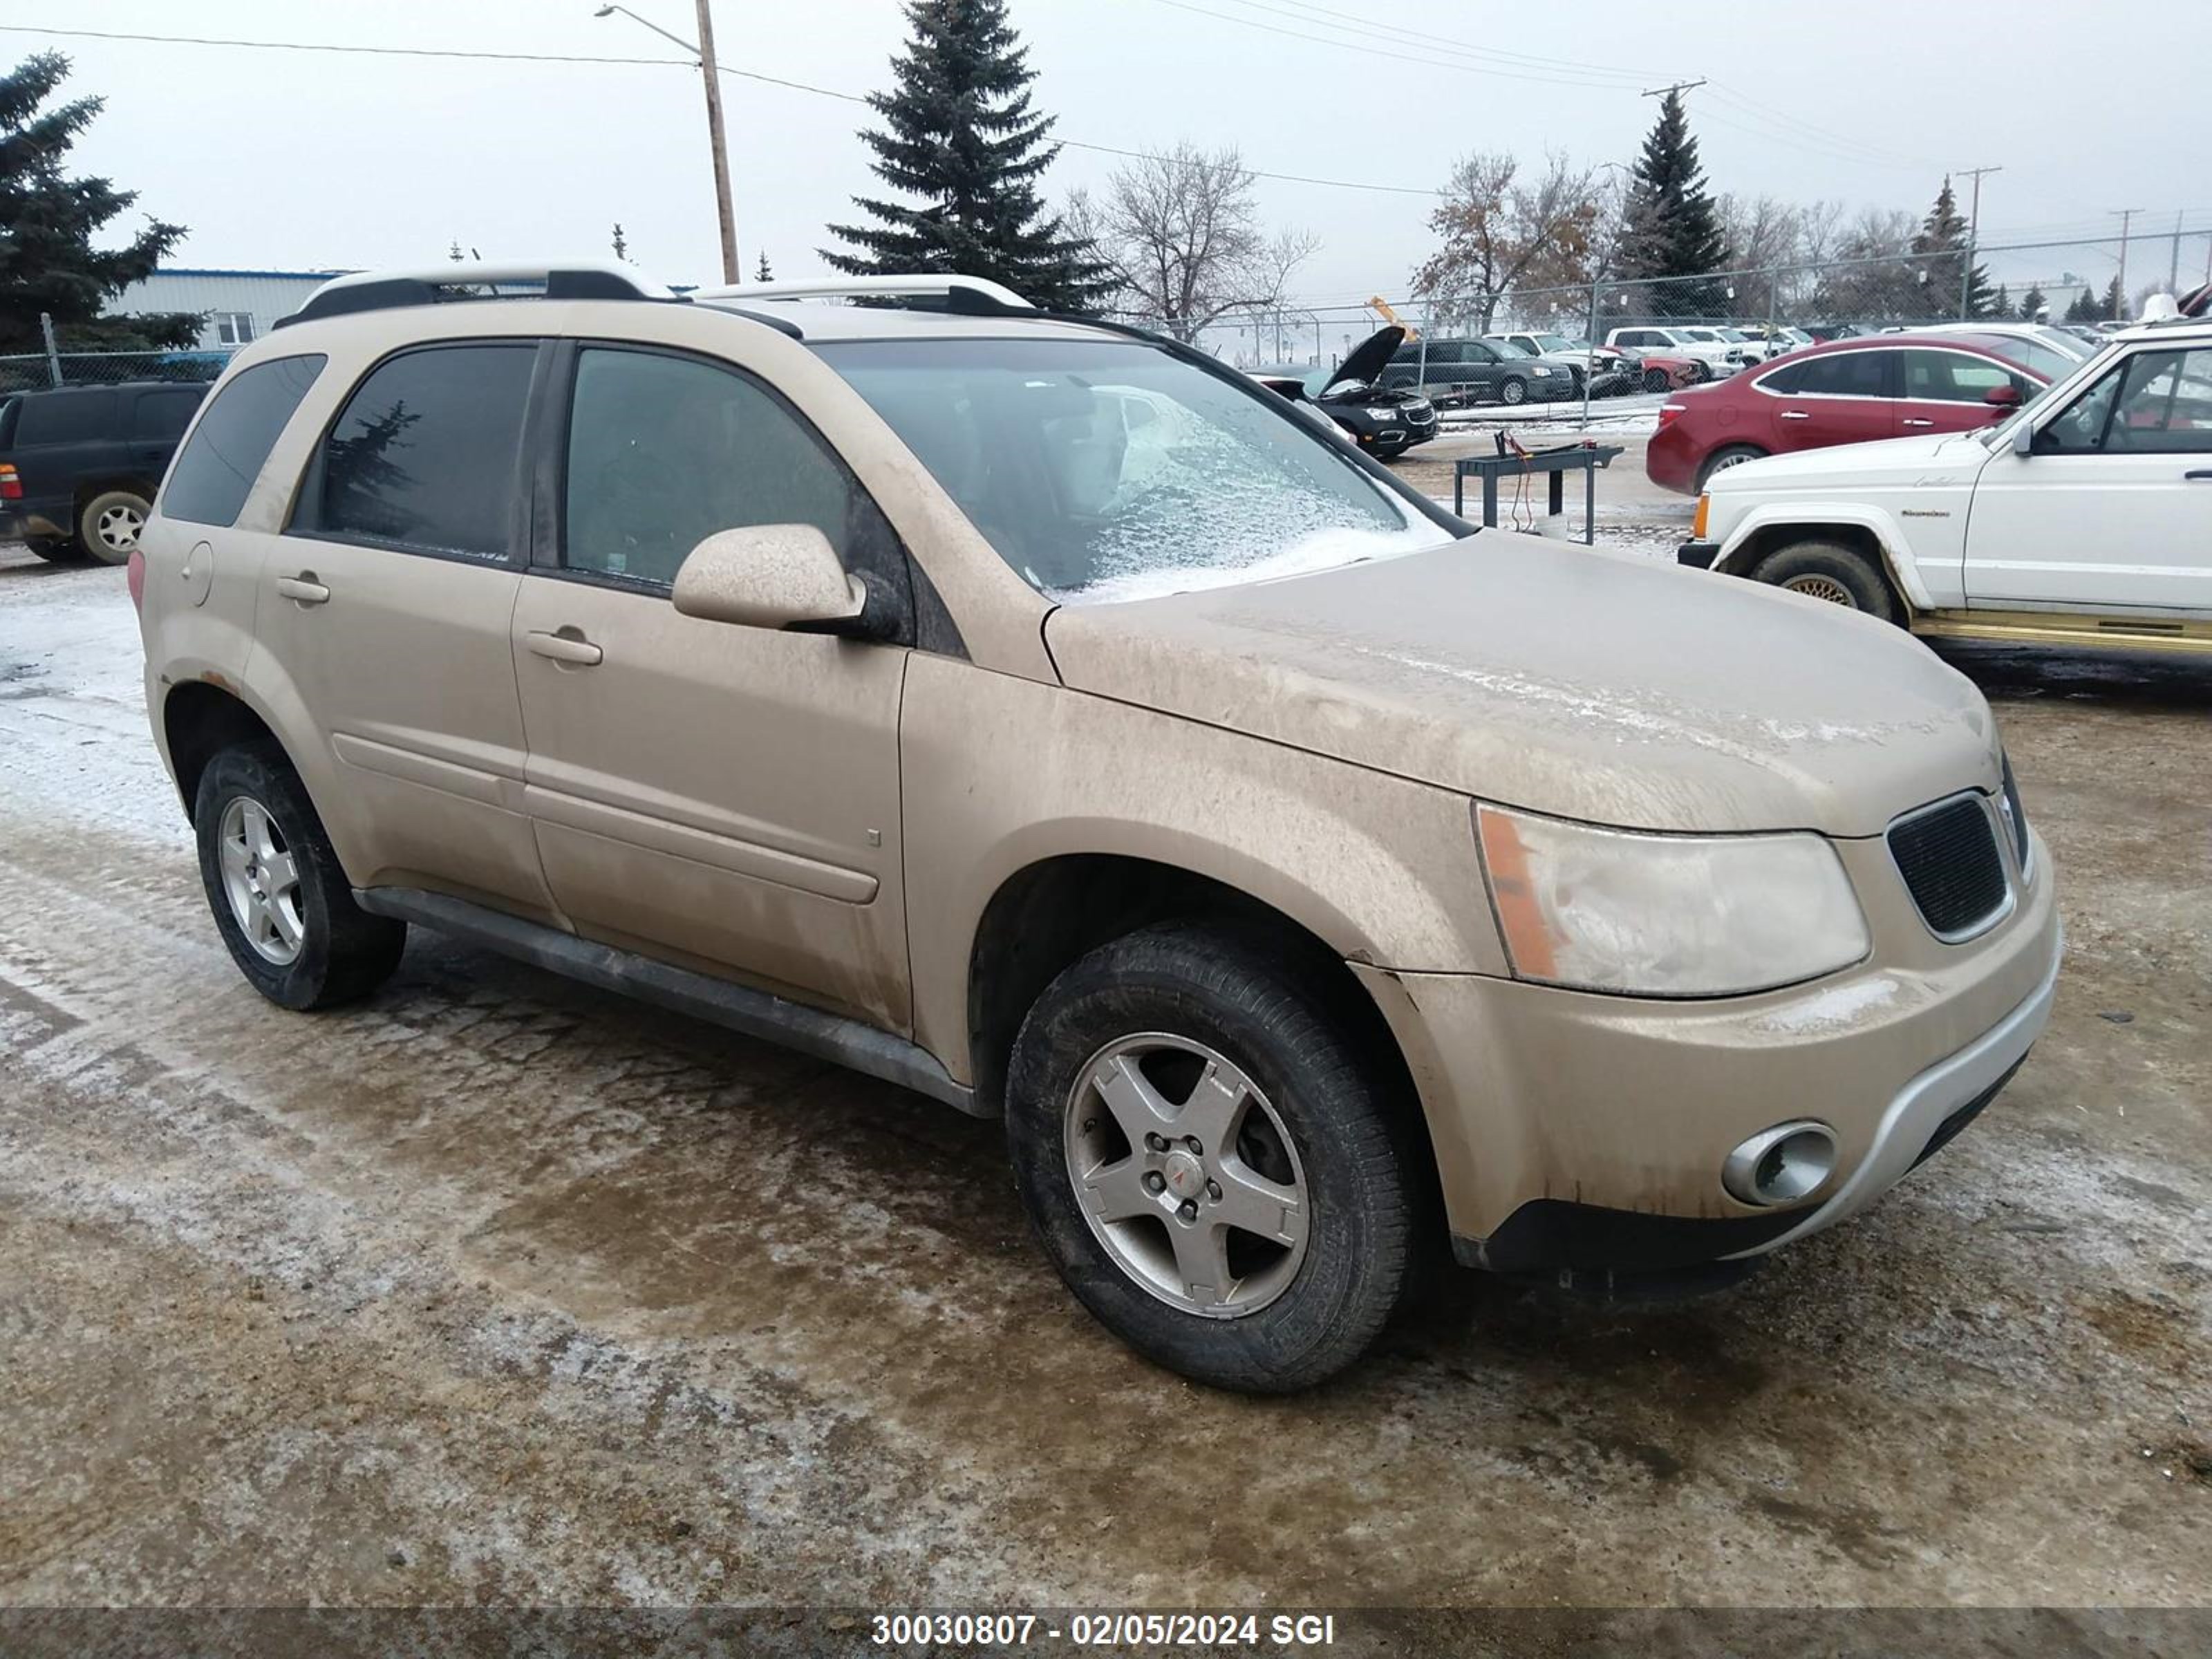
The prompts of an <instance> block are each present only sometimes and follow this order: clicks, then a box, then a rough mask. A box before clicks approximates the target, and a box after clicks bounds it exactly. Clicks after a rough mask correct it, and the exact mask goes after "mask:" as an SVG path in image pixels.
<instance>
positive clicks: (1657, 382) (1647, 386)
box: [1644, 368, 1672, 392]
mask: <svg viewBox="0 0 2212 1659" xmlns="http://www.w3.org/2000/svg"><path fill="white" fill-rule="evenodd" d="M1671 385H1672V382H1671V380H1670V379H1669V377H1668V374H1667V371H1666V370H1665V369H1663V368H1647V369H1645V370H1644V390H1645V391H1646V392H1665V391H1667V390H1668V389H1669V387H1670V386H1671Z"/></svg>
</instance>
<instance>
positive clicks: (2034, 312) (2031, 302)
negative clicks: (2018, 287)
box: [2020, 283, 2051, 323]
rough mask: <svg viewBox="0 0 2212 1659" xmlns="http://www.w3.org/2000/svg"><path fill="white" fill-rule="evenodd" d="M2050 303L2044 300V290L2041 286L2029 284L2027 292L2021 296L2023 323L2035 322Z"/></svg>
mask: <svg viewBox="0 0 2212 1659" xmlns="http://www.w3.org/2000/svg"><path fill="white" fill-rule="evenodd" d="M2050 303H2051V301H2048V300H2047V299H2045V298H2044V295H2043V289H2041V288H2040V287H2039V286H2038V285H2037V284H2035V283H2029V284H2028V289H2027V293H2025V294H2023V295H2021V296H2020V319H2021V321H2022V322H2024V323H2032V322H2033V321H2034V320H2035V319H2036V317H2037V316H2038V315H2039V313H2041V312H2042V310H2043V308H2044V307H2045V306H2047V305H2049V304H2050Z"/></svg>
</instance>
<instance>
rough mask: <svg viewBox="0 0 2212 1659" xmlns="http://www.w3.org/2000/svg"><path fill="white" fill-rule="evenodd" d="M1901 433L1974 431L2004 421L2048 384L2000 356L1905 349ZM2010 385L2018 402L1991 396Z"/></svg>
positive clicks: (1899, 409)
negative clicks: (1992, 399) (1993, 400)
mask: <svg viewBox="0 0 2212 1659" xmlns="http://www.w3.org/2000/svg"><path fill="white" fill-rule="evenodd" d="M1899 357H1900V358H1901V359H1902V373H1903V374H1904V384H1903V386H1900V387H1899V392H1900V396H1899V399H1898V404H1897V433H1898V436H1899V437H1901V438H1909V437H1911V436H1913V435H1915V434H1917V433H1928V434H1936V433H1945V432H1974V431H1978V430H1979V429H1980V428H1983V427H1985V426H1988V425H1990V423H1991V422H1995V421H1998V420H2001V419H2002V418H2003V417H2004V416H2005V415H2006V414H2007V413H2008V412H2009V410H2010V409H2011V408H2012V407H2014V406H2015V405H2016V404H2024V403H2026V402H2027V400H2028V399H2029V398H2033V397H2034V396H2035V394H2036V393H2037V392H2040V391H2042V390H2043V383H2042V382H2041V381H2040V380H2036V379H2035V378H2034V377H2033V376H2032V375H2029V374H2022V373H2021V371H2020V370H2019V369H2017V368H2013V367H2011V366H2010V365H2009V364H2007V363H2001V362H1997V360H1996V358H1994V357H1984V356H1981V355H1980V354H1978V353H1977V352H1971V351H1953V350H1950V349H1947V348H1939V347H1934V346H1922V347H1916V348H1914V349H1910V350H1906V351H1903V352H1900V353H1899ZM2007 387H2009V388H2010V389H2011V392H2012V395H2013V398H2014V404H1993V403H1991V402H1990V393H1991V392H1998V391H2001V390H2002V389H2003V388H2007Z"/></svg>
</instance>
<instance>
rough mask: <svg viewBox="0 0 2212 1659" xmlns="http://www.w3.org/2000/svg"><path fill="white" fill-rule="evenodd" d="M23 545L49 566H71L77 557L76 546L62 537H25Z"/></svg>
mask: <svg viewBox="0 0 2212 1659" xmlns="http://www.w3.org/2000/svg"><path fill="white" fill-rule="evenodd" d="M23 545H24V546H26V547H27V548H29V549H30V550H31V551H32V552H33V553H35V554H37V555H38V556H40V558H42V559H44V560H46V562H48V563H49V564H73V563H75V562H76V559H77V557H78V553H77V545H76V543H75V542H73V541H70V539H69V538H67V537H64V536H26V537H25V538H23Z"/></svg>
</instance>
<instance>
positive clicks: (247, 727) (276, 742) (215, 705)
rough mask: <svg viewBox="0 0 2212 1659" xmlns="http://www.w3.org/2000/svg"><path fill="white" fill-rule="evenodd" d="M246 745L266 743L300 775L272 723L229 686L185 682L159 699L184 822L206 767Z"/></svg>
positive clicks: (209, 681) (209, 680) (163, 737)
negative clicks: (183, 811) (224, 751)
mask: <svg viewBox="0 0 2212 1659" xmlns="http://www.w3.org/2000/svg"><path fill="white" fill-rule="evenodd" d="M248 743H266V744H270V745H271V746H272V747H274V748H275V749H276V750H277V752H278V753H280V754H282V755H283V757H284V759H285V762H286V763H287V764H288V765H289V766H290V767H291V768H292V769H293V771H294V772H295V773H297V772H298V771H299V770H300V767H299V762H298V760H297V758H296V757H295V756H294V755H293V754H292V751H291V750H290V748H289V746H288V745H287V744H285V742H284V740H283V738H282V737H280V736H279V735H278V734H277V732H276V726H274V724H272V723H271V722H270V720H268V719H267V718H266V717H265V716H264V714H262V712H261V711H260V710H258V709H257V708H254V707H253V705H252V703H250V702H247V701H246V699H245V698H244V697H243V696H240V695H239V693H238V692H237V690H235V689H234V687H233V686H231V685H230V684H228V682H218V681H216V680H215V679H212V678H203V679H190V680H183V681H180V682H179V683H178V684H174V685H172V686H171V687H170V688H169V690H168V693H167V696H164V697H163V698H162V699H161V744H162V748H163V750H165V751H166V752H167V755H168V757H169V773H170V775H171V776H172V777H173V778H174V779H175V780H176V784H177V793H178V795H179V798H180V799H181V801H182V804H183V806H184V810H185V818H186V819H187V820H189V819H190V818H191V815H192V803H193V801H194V799H196V798H197V795H198V793H199V786H200V777H201V775H202V774H203V773H204V772H205V771H206V770H207V767H208V763H209V762H210V761H211V760H213V759H214V758H215V757H216V755H218V754H220V753H221V752H222V750H225V749H229V748H233V747H235V746H236V745H238V744H248Z"/></svg>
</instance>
